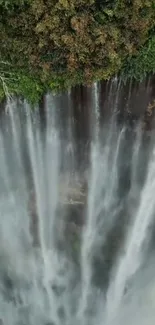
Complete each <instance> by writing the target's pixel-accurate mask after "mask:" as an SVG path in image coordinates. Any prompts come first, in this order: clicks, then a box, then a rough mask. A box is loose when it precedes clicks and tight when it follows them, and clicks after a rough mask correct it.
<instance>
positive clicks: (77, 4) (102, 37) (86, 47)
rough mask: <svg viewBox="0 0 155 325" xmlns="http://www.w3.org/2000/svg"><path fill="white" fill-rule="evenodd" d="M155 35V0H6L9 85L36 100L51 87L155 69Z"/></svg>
mask: <svg viewBox="0 0 155 325" xmlns="http://www.w3.org/2000/svg"><path fill="white" fill-rule="evenodd" d="M154 37H155V2H154V0H105V1H101V0H46V1H45V0H0V39H1V47H0V62H8V63H9V65H6V66H5V74H8V73H10V70H11V73H12V68H11V69H10V67H14V70H15V71H14V72H13V73H14V74H15V79H16V81H14V82H11V81H9V80H7V83H8V88H9V91H11V92H12V93H19V94H22V95H23V96H26V97H27V98H30V97H32V98H31V99H32V100H33V101H34V100H37V99H38V98H39V96H40V94H41V93H42V92H43V91H44V90H45V89H47V88H51V89H55V90H57V89H58V90H59V89H61V88H66V87H70V86H72V85H75V84H79V83H80V84H81V83H83V84H85V83H91V82H92V81H93V80H100V79H109V78H110V77H111V76H113V75H114V74H116V73H118V72H119V71H122V72H123V75H124V74H125V77H128V76H133V77H136V78H141V77H143V76H145V74H146V73H150V72H153V71H154V62H153V59H152V56H153V51H154V49H153V48H154V43H155V42H154ZM151 53H152V54H151ZM142 62H143V63H142ZM135 66H136V68H135ZM0 70H1V64H0ZM32 91H33V95H32V94H31V93H32ZM1 92H2V91H1V90H0V96H1Z"/></svg>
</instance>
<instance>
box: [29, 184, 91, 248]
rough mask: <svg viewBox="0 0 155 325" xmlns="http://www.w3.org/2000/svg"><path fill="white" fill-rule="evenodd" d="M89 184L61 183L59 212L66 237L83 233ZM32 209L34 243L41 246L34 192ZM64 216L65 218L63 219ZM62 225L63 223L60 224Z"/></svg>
mask: <svg viewBox="0 0 155 325" xmlns="http://www.w3.org/2000/svg"><path fill="white" fill-rule="evenodd" d="M86 191H87V186H86V184H81V183H79V182H77V183H74V186H73V184H72V185H70V186H66V185H65V182H64V183H62V182H61V183H60V189H59V207H58V210H59V211H58V214H59V215H60V223H61V222H62V223H64V225H63V230H64V236H65V238H66V239H67V238H68V239H69V238H72V239H73V238H74V236H79V235H80V233H81V229H82V226H83V225H84V222H85V221H84V220H85V216H84V213H85V206H86V197H87V193H86ZM29 211H30V216H31V219H30V233H31V235H32V238H33V245H34V246H39V245H40V242H39V229H38V214H37V208H36V198H35V193H34V192H32V193H31V196H30V201H29ZM62 218H63V220H61V219H62ZM60 227H61V225H60ZM58 228H59V222H58V224H57V226H56V229H57V230H58V232H59V231H60V228H59V229H58Z"/></svg>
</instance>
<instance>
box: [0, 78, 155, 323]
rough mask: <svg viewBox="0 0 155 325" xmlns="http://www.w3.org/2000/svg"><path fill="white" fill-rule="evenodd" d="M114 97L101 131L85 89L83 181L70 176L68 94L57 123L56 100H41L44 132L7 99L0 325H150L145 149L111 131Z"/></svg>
mask: <svg viewBox="0 0 155 325" xmlns="http://www.w3.org/2000/svg"><path fill="white" fill-rule="evenodd" d="M122 87H123V86H122V82H121V81H120V80H118V79H117V78H115V79H114V80H113V81H112V82H111V84H110V82H109V96H110V98H108V100H107V105H109V107H111V108H110V109H111V110H112V106H113V113H114V114H111V116H110V113H109V120H108V119H107V120H106V122H105V123H103V122H101V116H102V111H101V107H100V101H101V92H102V87H101V85H99V84H98V83H95V84H94V85H93V88H92V92H91V100H92V102H91V110H90V112H91V113H90V114H92V115H91V117H92V119H91V118H89V119H88V121H91V125H92V126H93V128H92V130H91V131H92V132H90V133H91V134H90V142H91V145H90V152H89V156H90V159H89V163H88V165H87V173H86V175H87V176H86V177H85V178H84V175H83V173H81V170H80V169H79V170H78V168H77V167H76V172H77V174H78V177H76V176H77V175H76V176H75V173H74V172H73V171H74V170H75V169H74V168H75V167H74V164H75V162H76V154H75V152H76V150H75V146H76V138H75V136H74V134H75V132H74V127H75V125H74V121H73V118H74V116H73V109H72V105H73V102H72V101H71V94H70V92H68V93H67V95H65V96H66V97H63V98H66V103H67V108H66V111H65V114H66V115H65V117H66V120H65V122H64V121H62V120H61V119H63V118H64V114H62V113H63V112H62V110H63V109H65V108H64V107H61V105H63V104H62V101H60V97H59V96H57V95H55V96H54V95H52V94H47V95H46V98H45V106H46V126H45V128H44V129H42V128H41V124H40V118H39V113H38V109H37V108H36V109H34V110H32V109H31V107H30V106H29V105H28V103H26V102H25V101H20V102H19V101H17V100H13V99H11V98H9V101H8V102H7V114H4V116H3V117H2V123H1V125H0V213H1V218H0V306H1V308H0V322H1V323H2V324H12V325H21V324H23V325H34V324H38V325H62V324H64V325H78V324H80V323H81V324H82V325H95V324H99V325H100V324H103V323H104V324H106V325H113V324H115V325H117V324H118V325H123V324H124V322H125V321H126V322H127V324H130V323H131V321H132V323H133V324H137V323H138V324H143V325H144V324H147V325H148V324H150V325H153V322H154V317H155V312H154V310H155V299H154V292H155V278H154V277H155V276H154V263H155V260H154V245H152V243H153V231H154V224H155V222H154V215H155V201H154V193H155V144H154V139H153V136H152V138H151V137H150V140H149V141H148V147H147V151H146V144H145V137H144V134H143V133H142V130H141V126H140V123H138V124H137V126H136V127H134V128H133V129H131V128H129V127H128V125H126V124H125V123H123V122H122V123H119V122H118V120H117V113H118V111H120V110H121V108H120V106H119V105H120V102H119V100H120V97H121V94H122ZM131 96H132V85H130V90H129V97H131ZM129 100H130V99H129ZM65 105H66V104H65ZM81 107H82V103H81ZM62 126H63V127H62ZM63 132H64V133H63ZM77 134H78V132H77ZM152 134H153V133H152ZM63 135H64V137H63ZM83 141H84V140H83ZM83 147H84V146H83ZM68 148H69V150H71V151H70V153H68ZM146 152H147V155H146ZM83 154H84V153H83ZM143 158H145V163H146V166H145V168H144V161H143ZM81 163H82V162H81ZM142 284H143V285H142ZM129 315H130V316H131V320H130V319H129Z"/></svg>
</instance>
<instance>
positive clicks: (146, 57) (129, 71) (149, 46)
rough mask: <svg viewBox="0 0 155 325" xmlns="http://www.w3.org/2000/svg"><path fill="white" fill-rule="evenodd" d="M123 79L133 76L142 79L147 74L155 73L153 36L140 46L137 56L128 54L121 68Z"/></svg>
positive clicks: (154, 41) (154, 43)
mask: <svg viewBox="0 0 155 325" xmlns="http://www.w3.org/2000/svg"><path fill="white" fill-rule="evenodd" d="M121 73H122V76H123V79H125V80H126V79H127V77H128V78H129V77H130V78H135V79H137V80H142V79H143V78H145V77H146V76H147V75H148V74H151V73H155V36H153V37H152V38H150V39H149V40H148V42H147V43H146V44H145V46H143V47H141V48H140V50H139V52H138V54H137V56H133V57H131V56H129V57H128V58H127V59H126V61H125V62H124V66H123V68H122V71H121Z"/></svg>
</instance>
